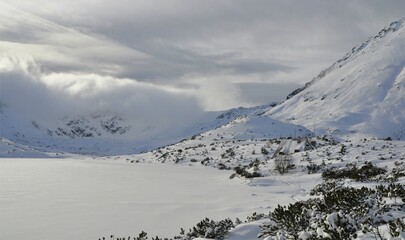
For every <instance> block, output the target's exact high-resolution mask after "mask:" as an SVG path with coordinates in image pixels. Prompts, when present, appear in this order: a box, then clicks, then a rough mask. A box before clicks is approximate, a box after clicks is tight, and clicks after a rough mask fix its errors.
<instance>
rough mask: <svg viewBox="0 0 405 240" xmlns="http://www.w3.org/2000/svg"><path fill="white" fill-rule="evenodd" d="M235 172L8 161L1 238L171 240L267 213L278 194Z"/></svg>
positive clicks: (1, 172)
mask: <svg viewBox="0 0 405 240" xmlns="http://www.w3.org/2000/svg"><path fill="white" fill-rule="evenodd" d="M230 174H231V172H229V171H219V170H217V169H213V168H206V167H190V166H181V165H171V164H159V165H157V164H127V163H123V162H113V161H102V160H81V159H15V158H14V159H5V158H3V159H0V177H1V179H0V239H7V240H12V239H31V240H35V239H41V240H43V239H58V240H61V239H69V240H70V239H98V238H99V237H102V236H109V235H111V234H116V235H117V236H128V235H131V236H135V235H137V234H138V233H139V232H140V231H142V230H144V231H146V232H148V233H149V235H150V236H155V235H160V236H167V237H172V236H173V235H174V234H177V233H178V232H179V229H180V227H183V228H186V229H188V228H189V227H192V226H193V225H195V223H197V221H199V220H201V219H202V218H204V217H209V218H212V219H215V220H219V219H223V218H225V217H231V218H235V217H241V218H243V219H244V218H245V217H246V216H247V215H248V214H251V213H253V212H254V211H258V210H259V211H261V212H268V209H266V207H267V206H269V201H271V200H272V198H275V197H276V196H274V192H273V193H272V192H270V191H269V190H270V189H269V188H268V187H260V186H256V187H253V186H248V185H246V184H245V183H242V182H240V181H239V180H230V179H229V175H230ZM278 187H281V189H282V188H284V187H285V186H284V187H283V186H278ZM272 190H273V191H274V190H275V189H274V188H273V189H272ZM281 192H282V191H280V193H281ZM284 197H285V195H284ZM273 200H274V199H273Z"/></svg>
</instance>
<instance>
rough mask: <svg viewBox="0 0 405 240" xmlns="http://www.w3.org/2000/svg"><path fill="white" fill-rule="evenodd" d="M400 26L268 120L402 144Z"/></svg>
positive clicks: (404, 38) (404, 105)
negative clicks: (374, 137) (398, 140)
mask: <svg viewBox="0 0 405 240" xmlns="http://www.w3.org/2000/svg"><path fill="white" fill-rule="evenodd" d="M404 25H405V18H402V19H400V20H398V21H395V22H392V23H391V24H390V25H388V26H387V27H385V28H384V29H382V30H381V31H380V32H379V33H378V34H377V35H375V36H374V37H370V38H369V39H368V40H367V41H365V42H363V43H362V44H360V45H358V46H356V47H354V48H353V49H352V50H351V51H350V52H349V53H347V54H346V55H345V56H344V57H343V58H341V59H339V60H338V61H337V62H335V63H334V64H333V65H331V66H330V67H329V68H327V69H325V70H323V71H322V72H321V73H320V74H319V75H318V76H317V77H316V78H314V79H313V80H312V81H311V82H309V83H307V84H306V85H305V87H303V88H301V89H299V90H297V91H295V94H292V95H290V96H289V99H288V100H287V101H285V102H284V103H283V104H281V105H279V106H277V107H275V108H274V109H272V110H270V111H269V112H268V114H270V115H272V117H274V118H276V119H280V120H287V121H290V122H292V123H295V124H302V125H304V126H306V127H309V128H311V129H312V128H313V126H314V125H316V126H317V128H319V130H320V131H321V132H324V133H331V132H336V131H339V132H345V133H361V134H366V135H372V136H377V137H387V136H391V137H394V138H404V137H405V124H404V123H405V111H404V110H403V109H405V71H404V65H405V34H404V29H405V28H404V27H403V26H404Z"/></svg>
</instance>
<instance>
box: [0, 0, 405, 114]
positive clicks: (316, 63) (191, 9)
mask: <svg viewBox="0 0 405 240" xmlns="http://www.w3.org/2000/svg"><path fill="white" fill-rule="evenodd" d="M403 9H405V2H404V1H402V0H392V1H389V2H386V1H385V2H384V1H378V0H359V1H349V0H342V1H322V0H309V1H293V0H286V1H276V0H269V1H267V0H266V1H264V0H254V1H243V0H232V1H231V0H225V1H220V2H218V1H213V0H191V1H180V0H172V1H154V0H152V1H151V0H136V1H132V0H123V1H107V0H99V1H88V0H86V1H80V2H78V1H67V0H53V1H51V0H37V1H26V0H14V1H13V2H12V3H11V2H9V1H5V0H0V52H1V53H3V54H7V55H8V56H16V55H18V56H21V55H24V56H25V55H27V56H28V57H29V58H32V59H33V60H34V61H35V64H36V66H37V67H38V69H39V70H38V71H39V72H40V73H41V74H40V76H39V79H41V81H42V83H41V84H43V85H44V87H46V88H47V89H52V91H56V92H58V91H62V90H61V89H64V90H63V94H62V95H61V96H64V97H65V96H76V97H77V96H80V97H78V99H82V98H83V99H86V98H91V99H96V98H100V99H99V100H97V101H96V103H94V104H96V106H98V105H103V104H104V105H108V104H116V102H120V100H118V96H120V92H121V91H122V94H121V95H122V96H126V97H128V98H130V99H132V98H133V99H136V100H134V104H135V102H142V103H143V105H142V104H140V105H139V106H144V108H153V107H154V106H158V104H159V102H160V101H164V102H171V103H172V104H173V107H172V108H171V110H170V112H171V111H174V110H176V109H182V108H185V109H187V107H185V106H183V105H184V104H185V103H184V102H191V103H193V104H192V105H193V106H192V107H193V108H195V107H196V106H198V108H200V109H201V110H220V109H226V108H230V107H237V106H252V105H256V104H261V103H266V102H271V101H274V100H281V99H282V98H283V97H282V96H285V95H286V94H287V93H288V92H290V91H291V90H293V89H294V88H296V87H297V86H298V85H301V84H304V83H305V82H307V81H310V80H311V79H312V77H314V76H316V75H317V74H318V73H319V72H320V71H321V70H322V69H324V68H326V67H327V66H328V65H330V64H331V63H332V62H334V61H335V60H336V59H338V58H339V57H341V56H343V55H344V53H345V52H347V51H349V50H350V49H351V48H352V47H353V46H354V45H357V44H359V43H360V42H362V41H364V40H366V39H367V38H368V37H369V36H371V35H374V34H375V32H378V31H379V30H380V29H381V28H382V27H384V26H385V25H387V24H388V23H389V22H391V21H393V20H396V19H399V18H400V17H402V15H403ZM30 74H32V73H31V72H30ZM34 78H38V76H35V77H34ZM90 79H92V80H90ZM72 82H74V83H72ZM131 82H132V83H131ZM118 83H119V84H118ZM3 84H4V83H3ZM7 86H8V85H7ZM103 86H108V87H105V88H104V87H103ZM258 86H260V87H258ZM80 89H82V90H80ZM83 89H87V90H86V91H83ZM105 89H110V90H108V91H109V92H108V94H106V90H105ZM112 89H115V90H112ZM129 89H131V91H133V92H130V90H129ZM155 91H157V92H155ZM159 91H160V92H159ZM58 94H59V92H58ZM58 94H56V95H58ZM69 94H70V95H69ZM104 94H106V95H111V97H106V95H104ZM124 94H125V95H124ZM90 96H91V97H90ZM112 96H114V98H113V97H112ZM151 96H153V97H151ZM160 96H166V97H167V98H163V97H162V98H159V97H160ZM116 98H117V100H115V99H116ZM170 99H173V100H170ZM86 101H89V100H86ZM108 101H111V103H107V102H108ZM131 101H132V100H131ZM149 101H150V102H149ZM89 102H91V101H89ZM176 104H179V105H178V107H176V106H175V105H176ZM182 104H183V105H182ZM119 105H120V104H119ZM186 105H187V104H186ZM135 106H137V105H135ZM139 108H140V109H139V111H142V109H141V107H139Z"/></svg>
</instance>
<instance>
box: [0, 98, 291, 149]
mask: <svg viewBox="0 0 405 240" xmlns="http://www.w3.org/2000/svg"><path fill="white" fill-rule="evenodd" d="M274 105H275V104H274V103H273V104H269V105H263V106H258V107H254V108H235V109H231V110H228V111H222V112H206V113H205V114H204V115H202V116H201V118H199V119H198V120H197V121H195V122H191V123H189V124H187V125H168V124H164V122H162V121H157V122H150V123H149V124H148V125H145V123H144V122H138V121H137V119H136V118H134V117H133V116H132V117H129V116H124V115H121V114H117V113H114V112H113V111H103V112H92V113H88V114H85V115H74V116H73V115H72V116H61V117H59V118H57V119H53V118H51V117H49V119H46V118H45V119H42V120H41V119H35V117H32V118H27V117H26V116H25V117H22V116H21V115H20V113H19V112H18V111H13V110H15V109H10V108H9V107H7V106H6V105H5V104H3V105H0V123H1V124H0V136H2V137H5V138H7V139H10V140H11V141H13V142H16V143H18V144H23V145H26V146H31V147H35V148H39V149H42V150H45V151H46V150H51V151H53V150H56V151H64V152H69V153H80V154H94V155H117V154H133V153H139V152H144V151H149V150H153V149H155V148H158V147H161V146H165V145H168V144H173V143H176V142H178V141H180V140H182V139H185V138H190V137H191V136H193V135H197V134H200V133H203V132H207V131H210V130H214V129H218V128H221V126H224V125H225V126H226V127H225V128H226V129H228V131H229V130H230V129H232V131H239V130H240V129H234V127H235V123H236V122H239V121H240V120H241V119H242V118H244V117H246V116H250V115H252V114H254V113H256V114H257V113H258V112H261V113H263V112H264V111H265V110H268V109H269V108H270V107H272V106H274ZM241 116H243V117H241ZM265 118H266V119H267V117H265ZM235 119H239V120H237V121H236V120H235ZM227 124H228V125H227ZM230 126H232V128H230ZM253 129H254V128H253ZM264 129H266V128H264ZM247 130H248V129H247ZM240 131H241V133H242V130H240ZM255 131H258V132H261V131H262V129H261V128H256V129H255ZM289 132H291V133H292V131H289ZM243 134H246V133H243ZM263 134H264V132H263ZM289 134H290V133H289ZM278 135H280V133H277V136H278Z"/></svg>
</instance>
